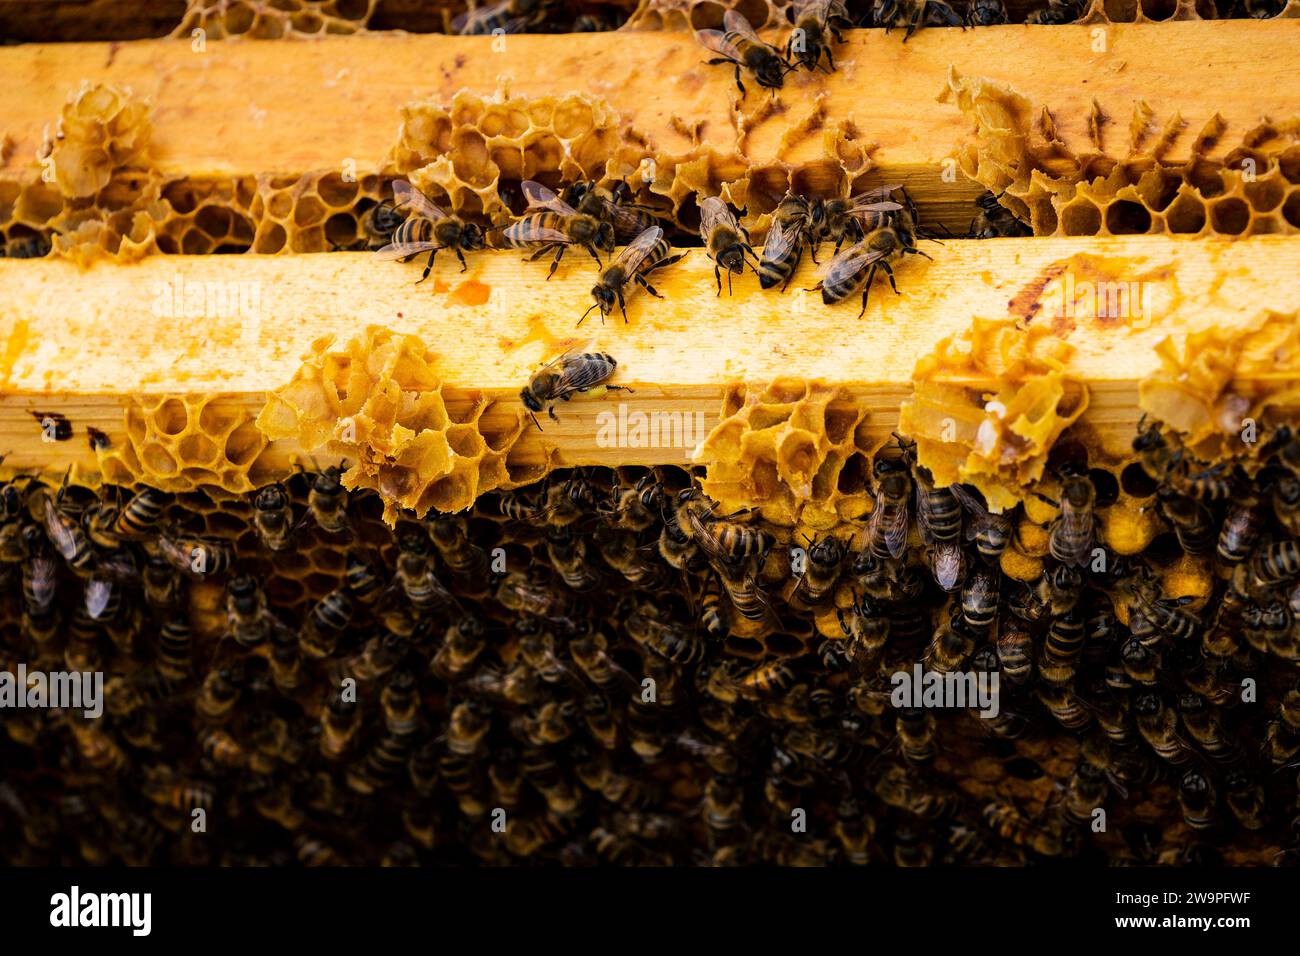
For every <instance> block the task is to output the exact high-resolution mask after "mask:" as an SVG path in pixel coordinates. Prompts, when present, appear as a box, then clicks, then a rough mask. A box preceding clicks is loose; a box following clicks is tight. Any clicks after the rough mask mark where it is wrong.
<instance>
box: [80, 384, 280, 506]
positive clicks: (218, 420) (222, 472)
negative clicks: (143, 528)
mask: <svg viewBox="0 0 1300 956" xmlns="http://www.w3.org/2000/svg"><path fill="white" fill-rule="evenodd" d="M124 417H125V425H126V429H125V430H126V438H127V444H126V445H121V444H117V445H110V446H107V447H101V446H96V449H95V454H96V457H97V458H98V460H99V467H100V470H101V472H102V473H103V477H104V480H105V481H106V482H108V483H109V484H113V485H124V486H127V487H131V486H134V485H149V486H151V487H154V488H158V489H161V490H163V491H167V492H191V491H212V490H221V491H225V492H229V493H231V494H242V493H243V492H246V491H251V490H252V489H254V488H257V487H260V486H261V485H263V484H265V482H266V481H267V479H268V478H269V477H270V474H269V472H268V471H267V469H266V468H265V467H264V466H262V465H260V464H259V458H260V457H261V454H262V452H263V451H265V449H266V445H267V440H266V437H265V436H263V434H262V433H261V432H260V431H259V430H258V428H257V426H256V425H255V424H254V422H253V416H252V415H251V414H249V412H248V410H247V409H246V408H245V407H244V406H243V405H241V404H240V403H239V402H238V400H237V399H233V398H232V397H228V396H222V395H208V394H204V395H171V394H165V395H154V396H147V397H146V396H141V397H137V398H135V399H133V400H132V401H131V402H130V404H129V405H128V406H127V408H126V411H125V413H124Z"/></svg>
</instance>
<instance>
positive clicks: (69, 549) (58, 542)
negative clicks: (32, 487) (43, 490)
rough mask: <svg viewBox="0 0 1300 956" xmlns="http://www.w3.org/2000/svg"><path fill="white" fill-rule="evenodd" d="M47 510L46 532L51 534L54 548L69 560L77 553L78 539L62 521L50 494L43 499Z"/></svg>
mask: <svg viewBox="0 0 1300 956" xmlns="http://www.w3.org/2000/svg"><path fill="white" fill-rule="evenodd" d="M42 501H43V504H44V510H45V522H44V524H45V532H46V534H48V535H49V536H50V541H51V542H53V544H54V548H55V550H56V551H58V552H59V554H60V555H62V556H63V559H64V560H65V561H69V560H71V559H72V558H73V556H75V555H76V553H77V539H76V538H75V537H74V536H73V533H72V531H70V530H69V529H68V526H67V525H65V524H64V523H63V522H62V521H60V520H59V511H58V509H57V508H56V507H54V502H52V501H51V500H50V498H49V496H48V495H46V496H45V497H44V498H43V499H42Z"/></svg>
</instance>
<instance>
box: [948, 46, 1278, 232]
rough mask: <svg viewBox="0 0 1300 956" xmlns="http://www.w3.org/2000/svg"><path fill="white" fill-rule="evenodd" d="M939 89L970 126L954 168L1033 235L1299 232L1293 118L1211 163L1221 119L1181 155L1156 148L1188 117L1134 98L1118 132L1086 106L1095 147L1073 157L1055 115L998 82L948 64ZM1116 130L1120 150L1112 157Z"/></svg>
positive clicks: (1243, 139)
mask: <svg viewBox="0 0 1300 956" xmlns="http://www.w3.org/2000/svg"><path fill="white" fill-rule="evenodd" d="M948 93H949V94H951V95H953V96H954V97H955V99H956V104H957V106H958V107H959V108H960V109H961V110H962V112H963V113H965V114H966V115H967V116H969V117H971V118H972V119H973V120H974V121H975V123H976V126H977V129H978V132H977V137H976V142H975V143H974V144H972V145H969V146H966V147H964V148H962V149H961V150H959V151H958V153H957V160H958V163H959V164H960V166H961V169H962V171H963V172H964V173H965V174H966V175H967V176H969V177H971V178H972V179H974V180H976V181H978V182H979V183H981V184H982V185H984V186H985V187H987V188H988V189H990V190H992V191H993V192H994V193H996V194H998V195H1004V196H1005V198H1003V200H1002V202H1003V205H1005V206H1006V207H1007V208H1008V209H1010V210H1011V211H1012V212H1014V213H1015V214H1016V216H1017V217H1018V218H1020V219H1021V220H1022V221H1027V222H1029V223H1030V224H1031V225H1032V226H1033V229H1034V234H1035V235H1039V236H1116V235H1133V234H1156V233H1169V234H1173V235H1180V236H1198V237H1203V236H1246V235H1263V234H1286V235H1294V234H1295V233H1296V232H1298V231H1300V117H1292V118H1290V119H1279V120H1276V121H1265V122H1263V123H1261V124H1260V125H1258V126H1256V127H1254V128H1253V129H1250V130H1247V131H1245V132H1244V133H1238V134H1234V135H1235V136H1236V137H1237V145H1236V146H1234V147H1233V148H1232V149H1230V150H1228V151H1227V152H1226V153H1224V154H1223V155H1222V158H1221V159H1210V158H1209V156H1208V153H1209V151H1210V150H1211V149H1212V148H1214V147H1215V146H1216V145H1217V144H1219V143H1220V142H1221V141H1222V140H1223V138H1224V137H1225V136H1226V135H1227V134H1228V132H1229V131H1228V130H1227V129H1226V128H1225V125H1224V122H1223V120H1222V118H1221V117H1219V116H1217V115H1216V116H1215V117H1214V118H1213V119H1211V120H1210V121H1209V122H1207V123H1206V124H1205V126H1204V127H1203V128H1202V129H1201V131H1200V133H1199V134H1198V135H1197V137H1196V139H1195V141H1194V143H1193V145H1192V149H1191V156H1190V158H1189V159H1187V160H1186V161H1184V162H1171V161H1168V160H1167V159H1166V158H1165V156H1166V153H1167V152H1168V150H1169V147H1170V145H1171V144H1172V143H1173V142H1174V140H1175V139H1176V138H1177V137H1178V136H1179V135H1180V133H1181V132H1182V130H1183V128H1184V126H1185V125H1186V124H1185V121H1184V120H1183V119H1182V117H1181V116H1179V115H1177V114H1175V115H1174V116H1171V117H1165V118H1163V119H1157V117H1156V116H1155V115H1154V112H1153V111H1152V110H1151V108H1150V107H1149V106H1148V105H1147V104H1146V102H1145V101H1143V100H1138V101H1137V102H1136V103H1135V104H1134V108H1133V116H1132V118H1131V120H1130V122H1129V126H1128V130H1127V135H1126V136H1125V132H1123V131H1121V130H1120V129H1119V128H1118V126H1117V123H1116V122H1114V121H1117V120H1118V117H1114V118H1111V117H1105V116H1102V115H1101V113H1100V111H1099V110H1098V109H1097V107H1096V104H1095V103H1094V112H1093V116H1092V122H1091V129H1092V130H1093V145H1094V147H1095V152H1091V153H1088V154H1077V155H1076V154H1075V153H1074V152H1073V151H1072V150H1070V149H1069V148H1068V147H1067V146H1066V145H1065V144H1064V143H1063V142H1062V141H1061V140H1060V138H1059V136H1058V135H1057V133H1056V127H1055V122H1054V120H1053V118H1052V114H1051V113H1050V112H1049V111H1048V110H1047V109H1046V108H1045V107H1043V108H1037V109H1036V108H1035V107H1034V105H1033V104H1031V103H1030V102H1029V100H1028V99H1026V98H1025V97H1024V96H1021V95H1020V94H1019V93H1016V92H1015V91H1014V90H1012V89H1009V88H1007V87H1005V86H1003V85H1001V84H998V83H993V82H991V81H988V80H985V79H982V78H978V77H963V76H961V75H960V74H958V73H957V72H956V71H955V70H954V71H953V72H952V73H951V75H950V77H949V89H948ZM1121 138H1124V139H1125V140H1126V141H1127V152H1126V155H1125V158H1123V159H1119V158H1117V157H1118V155H1119V145H1120V141H1121Z"/></svg>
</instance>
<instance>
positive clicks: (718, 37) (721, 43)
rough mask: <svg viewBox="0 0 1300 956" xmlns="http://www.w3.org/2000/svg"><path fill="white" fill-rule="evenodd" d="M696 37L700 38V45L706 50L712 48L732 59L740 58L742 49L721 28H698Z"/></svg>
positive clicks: (720, 54)
mask: <svg viewBox="0 0 1300 956" xmlns="http://www.w3.org/2000/svg"><path fill="white" fill-rule="evenodd" d="M695 39H697V40H699V41H700V45H701V46H703V47H704V48H705V49H706V50H712V51H713V52H714V53H717V54H718V55H719V56H725V57H727V58H728V59H730V60H739V59H740V51H739V50H737V49H736V48H735V47H734V46H733V45H732V44H731V43H730V42H729V41H728V40H727V36H726V34H724V33H723V32H722V31H721V30H696V31H695Z"/></svg>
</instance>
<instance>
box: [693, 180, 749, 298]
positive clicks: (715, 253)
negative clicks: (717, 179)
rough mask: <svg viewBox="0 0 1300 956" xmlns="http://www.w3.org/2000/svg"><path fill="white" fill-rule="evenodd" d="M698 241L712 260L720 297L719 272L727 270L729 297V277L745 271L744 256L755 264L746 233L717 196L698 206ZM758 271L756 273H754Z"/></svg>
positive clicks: (720, 278) (720, 281)
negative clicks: (701, 241) (700, 241)
mask: <svg viewBox="0 0 1300 956" xmlns="http://www.w3.org/2000/svg"><path fill="white" fill-rule="evenodd" d="M700 238H701V239H703V240H704V248H705V249H707V250H708V253H709V258H710V259H712V260H713V277H714V279H716V280H717V282H718V295H722V270H723V269H726V270H727V295H731V277H732V276H733V275H740V274H741V273H742V272H744V271H745V265H746V260H745V256H746V255H748V256H751V257H752V258H753V259H754V261H755V262H758V256H757V255H755V253H754V250H753V249H752V248H751V247H750V245H749V233H748V232H746V231H745V230H744V228H742V227H741V226H740V225H739V224H738V223H737V222H736V216H735V214H734V213H733V212H732V211H731V210H730V209H729V208H728V207H727V204H726V203H725V202H723V201H722V200H721V199H719V198H718V197H717V196H710V197H709V198H708V199H705V200H704V201H703V202H701V203H700ZM756 271H757V270H756Z"/></svg>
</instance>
